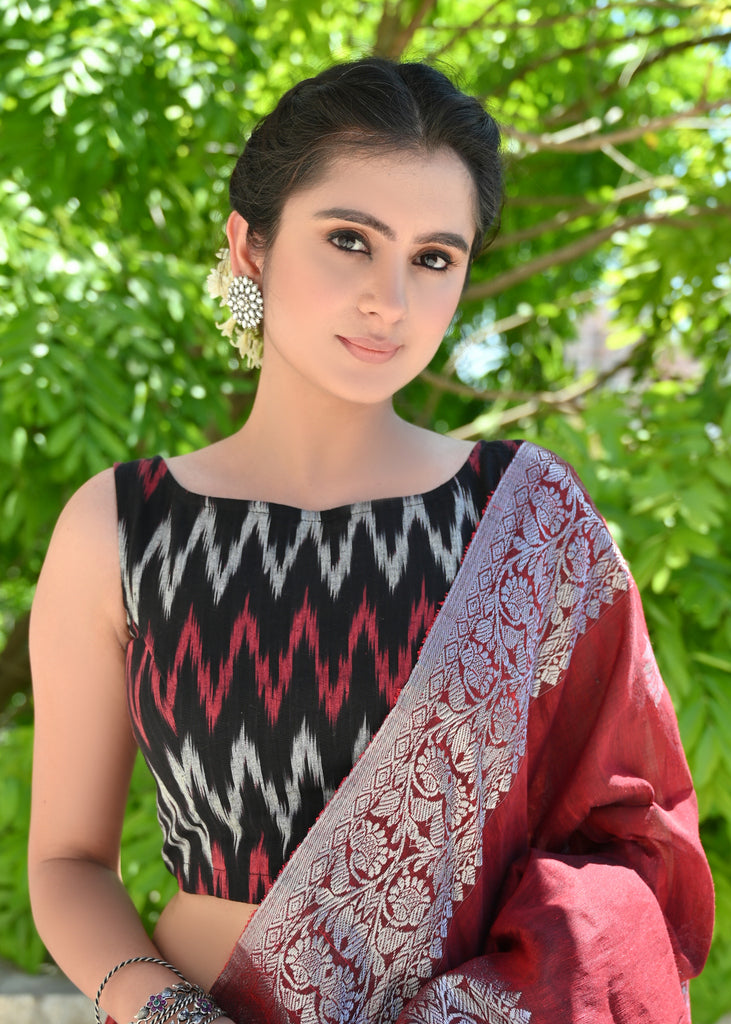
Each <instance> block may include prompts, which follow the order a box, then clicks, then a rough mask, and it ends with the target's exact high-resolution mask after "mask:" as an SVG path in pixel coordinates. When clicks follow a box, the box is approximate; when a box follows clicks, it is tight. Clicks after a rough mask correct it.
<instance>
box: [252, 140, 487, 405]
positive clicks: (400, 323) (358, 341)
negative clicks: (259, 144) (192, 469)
mask: <svg viewBox="0 0 731 1024" xmlns="http://www.w3.org/2000/svg"><path fill="white" fill-rule="evenodd" d="M474 233H475V190H474V185H473V182H472V179H471V177H470V173H469V171H468V170H467V168H466V166H465V165H464V164H463V163H462V161H461V160H460V159H459V157H457V156H456V154H455V153H453V152H452V151H451V150H448V149H443V150H439V151H437V152H435V153H432V154H430V155H421V154H414V153H409V152H405V153H395V154H384V155H382V156H378V155H376V156H372V155H370V154H368V155H367V156H365V157H364V156H363V155H362V154H348V155H341V156H339V157H336V158H334V159H333V160H332V161H331V162H330V164H329V167H328V171H327V173H326V175H325V176H324V177H323V178H321V179H320V180H319V181H318V183H317V184H316V185H314V186H313V187H311V188H308V189H306V190H304V191H302V192H297V193H295V194H294V195H293V196H291V197H290V198H289V199H288V200H287V202H286V203H285V205H284V208H283V211H282V217H281V221H280V226H279V231H278V234H277V236H276V239H275V241H274V243H273V245H272V246H271V248H270V249H269V251H268V252H267V253H266V255H265V256H263V257H262V259H261V260H260V268H261V271H262V290H263V294H264V368H263V371H262V372H263V373H266V374H267V375H270V374H271V373H274V372H276V373H287V374H295V375H296V376H297V377H299V378H300V383H301V385H307V386H310V387H314V388H316V389H320V390H323V391H325V392H327V393H329V394H331V395H334V396H338V397H339V398H341V399H344V400H347V401H351V402H352V401H355V402H360V403H373V402H379V401H384V400H387V399H390V398H391V396H392V395H393V394H394V392H395V391H397V390H398V389H399V388H401V387H403V385H404V384H406V383H408V381H410V380H412V379H413V378H414V377H415V376H416V375H417V374H418V373H419V372H420V371H421V370H422V369H424V367H425V366H426V365H427V364H428V363H429V361H430V360H431V358H432V356H433V355H434V353H435V352H436V350H437V348H438V346H439V343H440V341H441V339H442V337H443V335H444V332H445V331H446V329H447V327H448V325H449V322H450V320H451V318H452V315H453V314H454V311H455V308H456V306H457V302H458V301H459V297H460V294H461V292H462V288H463V285H464V282H465V277H466V273H467V268H468V263H469V251H470V246H471V243H472V239H473V237H474Z"/></svg>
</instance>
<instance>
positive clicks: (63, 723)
mask: <svg viewBox="0 0 731 1024" xmlns="http://www.w3.org/2000/svg"><path fill="white" fill-rule="evenodd" d="M117 551H118V549H117V514H116V498H115V493H114V478H113V473H112V471H111V470H108V471H105V472H104V473H101V474H100V475H99V476H97V477H94V478H93V479H92V480H90V481H89V482H88V483H87V484H85V485H84V486H83V487H82V488H81V489H80V490H79V491H78V492H77V493H76V494H75V495H74V497H73V498H72V499H71V501H70V502H69V504H68V505H67V506H66V508H65V509H64V511H63V513H62V515H61V517H60V519H59V521H58V524H57V526H56V529H55V531H54V535H53V538H52V540H51V545H50V548H49V551H48V555H47V557H46V561H45V564H44V566H43V571H42V573H41V576H40V579H39V582H38V588H37V591H36V596H35V600H34V603H33V610H32V614H31V630H30V651H31V666H32V673H33V690H34V700H35V746H34V761H33V796H32V808H31V828H30V844H29V853H28V872H29V881H30V893H31V902H32V907H33V915H34V918H35V921H36V925H37V927H38V931H39V933H40V935H41V937H42V938H43V940H44V942H45V943H46V945H47V946H48V949H49V950H50V952H51V954H52V955H53V957H54V958H55V960H56V961H57V962H58V964H59V966H60V967H61V968H62V969H63V970H64V971H65V973H66V974H67V975H68V976H69V977H70V978H71V979H72V981H74V982H75V984H76V985H78V987H79V988H80V989H81V990H82V991H83V992H85V993H86V994H87V995H88V996H89V997H91V998H93V997H94V995H95V994H96V990H97V988H98V986H99V983H100V981H101V979H102V978H103V977H104V975H105V974H106V973H107V971H108V970H110V968H112V967H113V966H114V965H115V964H117V963H119V962H121V961H122V960H125V959H127V958H129V957H134V956H159V953H158V952H157V950H156V949H155V946H154V945H153V943H152V942H151V941H150V939H149V938H148V937H147V934H146V932H145V930H144V928H143V926H142V923H141V921H140V919H139V917H138V915H137V912H136V910H135V908H134V906H133V904H132V902H131V900H130V898H129V896H128V895H127V893H126V892H125V889H124V886H123V885H122V882H121V879H120V875H119V845H120V836H121V830H122V819H123V816H124V807H125V803H126V799H127V791H128V787H129V780H130V776H131V772H132V765H133V762H134V757H135V750H136V747H135V742H134V737H133V735H132V730H131V727H130V721H129V716H128V712H127V705H126V698H125V686H124V659H125V653H124V649H125V646H126V641H127V631H126V622H125V614H124V607H123V602H122V592H121V583H120V573H119V556H118V553H117ZM177 980H178V979H177V978H176V977H175V975H173V974H172V973H171V972H170V971H168V970H167V969H166V968H164V967H159V966H157V965H152V964H135V965H132V966H129V967H127V968H125V969H124V970H122V971H120V972H119V973H118V974H116V975H115V976H114V978H113V979H111V981H110V982H109V984H108V986H107V987H106V988H105V991H104V995H103V997H102V1000H101V1002H102V1005H103V1007H104V1009H105V1010H106V1011H107V1012H108V1013H110V1014H111V1015H112V1016H113V1017H114V1018H115V1019H116V1020H118V1021H128V1020H131V1018H132V1017H133V1016H134V1014H135V1013H136V1012H137V1010H138V1009H139V1008H140V1007H141V1006H142V1004H143V1003H144V1002H145V1000H146V999H147V997H148V996H149V995H150V994H151V993H153V992H158V991H160V990H161V989H162V988H164V987H165V986H166V985H169V984H171V983H174V982H175V981H177Z"/></svg>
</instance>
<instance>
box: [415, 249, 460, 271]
mask: <svg viewBox="0 0 731 1024" xmlns="http://www.w3.org/2000/svg"><path fill="white" fill-rule="evenodd" d="M419 261H420V263H421V265H422V266H423V267H427V268H428V269H429V270H446V269H447V268H448V267H450V266H451V265H452V262H453V260H452V257H451V256H449V255H448V254H447V253H446V252H424V253H422V254H421V256H420V257H419Z"/></svg>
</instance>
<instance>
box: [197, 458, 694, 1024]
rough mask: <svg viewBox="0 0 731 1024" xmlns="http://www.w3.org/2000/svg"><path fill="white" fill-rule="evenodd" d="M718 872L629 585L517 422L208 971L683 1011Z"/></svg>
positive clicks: (279, 996)
mask: <svg viewBox="0 0 731 1024" xmlns="http://www.w3.org/2000/svg"><path fill="white" fill-rule="evenodd" d="M712 918H713V892H712V884H711V879H710V872H709V870H708V865H707V863H706V859H705V856H704V854H703V851H702V848H701V846H700V842H699V838H698V827H697V808H696V803H695V798H694V794H693V789H692V784H691V780H690V777H689V774H688V769H687V765H686V763H685V758H684V755H683V751H682V747H681V744H680V739H679V736H678V731H677V725H676V722H675V716H674V714H673V710H672V706H671V703H670V699H669V696H668V694H667V691H666V690H665V687H664V685H663V683H662V680H661V679H660V676H659V674H658V671H657V667H656V664H655V661H654V657H653V654H652V650H651V647H650V644H649V640H648V637H647V631H646V627H645V622H644V618H643V614H642V608H641V604H640V600H639V596H638V594H637V590H636V587H635V585H634V583H633V581H632V579H631V577H630V575H629V572H628V570H627V567H626V565H625V563H624V561H623V560H622V558H621V556H620V554H619V553H618V551H617V549H616V547H615V546H614V544H613V542H612V540H611V537H610V535H609V533H608V531H607V529H606V526H605V524H604V523H603V521H602V520H601V518H600V517H599V515H598V514H597V513H596V511H595V509H594V508H593V506H592V505H591V503H590V501H589V500H588V499H587V497H586V495H585V493H584V491H583V489H582V488H581V486H580V485H579V484H578V483H577V481H576V479H575V476H574V474H573V472H572V471H571V470H570V468H569V467H567V466H566V465H565V464H564V463H562V462H561V461H560V460H558V459H557V458H556V457H555V456H552V455H551V454H550V453H548V452H545V451H543V450H542V449H539V448H537V447H535V446H533V445H528V444H524V445H523V446H522V447H521V448H520V450H519V452H518V454H517V455H516V456H515V458H514V459H513V461H512V463H511V465H510V467H509V468H508V469H507V471H506V473H505V475H504V476H503V479H502V481H501V483H500V484H499V486H498V488H497V490H496V492H495V494H494V495H493V498H492V500H491V502H490V504H489V506H488V508H487V511H486V513H485V515H484V516H483V518H482V521H481V523H480V526H479V528H478V530H477V532H476V534H475V538H474V540H473V542H472V544H471V546H470V548H469V550H468V552H467V554H466V556H465V559H464V562H463V564H462V567H461V569H460V572H459V574H458V575H457V577H456V579H455V582H454V583H453V585H452V587H451V589H450V593H449V595H448V597H447V599H446V600H445V602H444V605H443V607H442V608H441V610H440V612H439V614H438V615H437V617H436V619H435V621H434V624H433V626H432V628H431V630H430V632H429V634H428V636H427V638H426V641H425V643H424V646H423V648H422V652H421V655H420V657H419V660H418V662H417V664H416V666H415V668H414V671H413V672H412V675H411V677H410V679H409V681H408V683H407V684H406V686H405V687H404V688H403V690H402V692H401V694H400V696H399V699H398V701H397V703H396V706H395V707H394V709H393V710H392V711H391V712H390V714H389V715H388V716H387V718H386V720H385V722H384V724H383V726H382V727H381V729H380V730H379V731H378V733H377V734H376V736H375V737H374V739H373V741H372V742H371V744H370V745H369V747H368V748H367V750H366V751H365V753H364V754H363V756H362V757H361V758H360V760H359V761H358V763H357V764H356V765H355V767H354V768H353V770H352V772H351V773H350V775H349V776H348V778H347V779H346V780H345V781H344V782H343V784H342V785H341V787H340V788H339V790H338V791H337V793H336V794H335V796H334V797H333V798H332V800H331V801H330V802H329V804H328V805H327V807H326V808H325V810H324V812H323V814H322V815H321V816H320V818H319V819H318V821H317V822H316V824H315V825H314V826H313V827H312V829H311V830H310V832H309V833H308V835H307V837H306V838H305V839H304V841H303V842H302V843H301V845H300V846H299V848H298V849H297V850H296V851H295V853H294V854H293V856H292V857H291V859H290V860H289V862H288V863H287V864H286V865H285V867H284V869H283V871H282V873H281V874H280V876H279V878H278V879H277V881H276V883H275V885H274V887H273V888H272V890H271V892H270V893H269V894H268V895H267V897H266V898H265V899H264V901H263V902H262V903H261V905H260V906H259V908H258V909H257V911H256V913H255V914H254V916H253V917H252V918H251V920H250V921H249V923H248V924H247V926H246V927H245V929H244V931H243V932H242V934H241V936H240V938H239V941H238V942H237V944H236V947H235V948H234V950H233V951H232V954H231V957H230V959H229V962H228V964H227V965H226V967H225V969H224V970H223V972H222V974H221V975H220V977H219V978H218V980H217V981H216V983H215V985H214V989H213V994H214V995H215V997H216V998H217V1000H218V1001H219V1003H220V1004H221V1005H222V1006H223V1007H224V1008H225V1009H226V1011H227V1012H228V1014H229V1015H230V1016H231V1017H232V1018H233V1019H234V1020H235V1021H237V1022H238V1024H245V1022H257V1024H263V1022H265V1021H267V1022H276V1024H285V1022H286V1024H290V1022H295V1021H301V1022H303V1024H324V1022H327V1024H336V1022H337V1024H346V1022H350V1021H359V1022H361V1024H371V1022H376V1021H378V1022H383V1024H386V1022H389V1024H392V1022H395V1021H397V1022H398V1024H417V1022H418V1024H447V1022H450V1024H455V1022H457V1021H459V1022H460V1024H528V1022H530V1024H556V1022H557V1021H560V1022H561V1024H616V1022H621V1024H630V1022H632V1024H637V1022H646V1024H686V1022H687V1021H689V1019H690V1015H689V1010H688V1005H687V1000H686V995H687V981H688V979H689V978H691V977H692V976H694V975H695V974H697V973H698V972H699V971H700V969H701V967H702V965H703V963H704V961H705V957H706V955H707V952H708V946H709V943H710V936H711V929H712Z"/></svg>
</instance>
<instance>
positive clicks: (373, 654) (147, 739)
mask: <svg viewBox="0 0 731 1024" xmlns="http://www.w3.org/2000/svg"><path fill="white" fill-rule="evenodd" d="M517 448H518V443H517V442H485V441H481V442H478V443H477V444H476V445H475V447H474V448H473V450H472V453H471V455H470V457H469V459H468V460H467V462H466V463H465V464H464V465H463V466H462V468H461V469H460V470H459V471H458V472H457V473H456V474H455V476H454V477H452V478H451V479H450V480H448V481H447V482H446V483H444V484H442V485H441V486H439V487H437V488H435V489H434V490H432V491H429V492H427V493H425V494H420V495H414V496H409V497H399V498H385V499H377V500H374V501H367V502H359V503H357V504H354V505H349V506H345V507H342V508H335V509H330V510H327V511H324V512H310V511H303V510H301V509H295V508H290V507H288V506H285V505H277V504H272V503H267V502H260V501H248V500H237V499H231V498H217V497H207V496H204V495H199V494H195V493H192V492H190V491H187V490H185V489H184V488H183V487H182V486H181V485H180V484H178V483H177V481H176V480H175V478H174V477H173V476H172V474H171V473H170V471H169V470H168V468H167V465H166V463H165V462H164V460H163V459H162V458H160V457H155V458H151V459H142V460H139V461H136V462H128V463H122V464H119V465H117V466H116V467H115V478H116V489H117V505H118V522H119V551H120V566H121V574H122V585H123V594H124V602H125V607H126V612H127V621H128V627H129V634H130V640H129V644H128V647H127V662H126V675H127V695H128V702H129V707H130V712H131V720H132V725H133V729H134V732H135V736H136V739H137V742H138V743H139V746H140V749H141V751H142V754H143V756H144V758H145V760H146V762H147V764H148V766H149V768H150V770H151V771H152V774H153V776H154V778H155V782H156V786H157V807H158V817H159V820H160V824H161V826H162V831H163V851H162V852H163V859H164V861H165V863H166V865H167V866H168V868H169V870H170V871H171V872H172V873H173V874H174V875H175V876H176V877H177V879H178V882H179V884H180V886H181V888H182V889H183V890H184V891H185V892H194V893H205V894H208V895H212V896H220V897H224V898H228V899H232V900H241V901H244V902H248V903H259V902H261V900H262V899H263V898H264V896H265V895H266V893H267V892H268V891H269V889H270V888H271V886H272V884H273V882H274V879H275V878H276V876H277V874H278V872H279V871H280V870H281V868H282V866H283V865H284V863H285V862H286V861H287V859H288V858H289V856H290V854H291V853H292V852H293V850H294V849H295V848H296V846H297V845H298V844H299V843H300V841H301V840H302V839H303V838H304V836H305V835H306V833H307V831H308V830H309V828H310V826H311V825H312V824H313V823H314V822H315V819H316V818H317V816H318V814H319V813H320V812H321V811H322V809H323V807H324V805H325V804H326V802H327V801H328V800H329V798H330V797H331V796H332V794H333V793H334V792H335V790H336V789H337V787H338V785H339V784H340V783H341V782H342V780H343V779H344V778H345V776H346V775H347V774H348V773H349V771H350V769H351V768H352V766H353V764H354V763H355V761H356V760H357V758H358V757H359V755H360V754H361V753H362V752H363V750H364V749H365V747H366V746H367V744H368V743H369V741H370V739H371V738H372V737H373V735H374V734H375V732H376V731H377V730H378V729H379V727H380V726H381V724H382V722H383V721H384V719H385V717H386V715H387V714H388V712H389V710H390V709H391V708H392V707H393V705H394V703H395V701H396V698H397V697H398V695H399V692H400V690H401V688H402V687H403V686H404V685H405V683H406V681H407V680H408V678H409V675H410V673H411V671H412V668H413V666H414V664H415V662H416V659H417V656H418V653H419V650H420V648H421V645H422V643H423V641H424V637H425V636H426V634H427V631H428V630H429V627H430V625H431V623H432V622H433V620H434V618H435V616H436V614H437V611H438V610H439V607H440V605H441V603H442V601H443V600H444V597H445V596H446V593H447V591H448V590H449V587H450V586H451V584H452V582H453V580H454V578H455V576H456V574H457V570H458V569H459V566H460V563H461V561H462V557H463V555H464V552H465V550H466V548H467V545H468V544H469V541H470V539H471V537H472V535H473V533H474V530H475V527H476V525H477V523H478V521H479V518H480V515H481V513H482V511H483V510H484V508H485V506H486V505H487V503H488V501H489V499H490V497H491V495H492V493H493V492H494V490H495V488H496V486H497V484H498V482H499V480H500V478H501V476H502V474H503V473H504V472H505V470H506V468H507V467H508V465H509V464H510V461H511V460H512V458H513V455H514V454H515V452H516V451H517Z"/></svg>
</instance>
